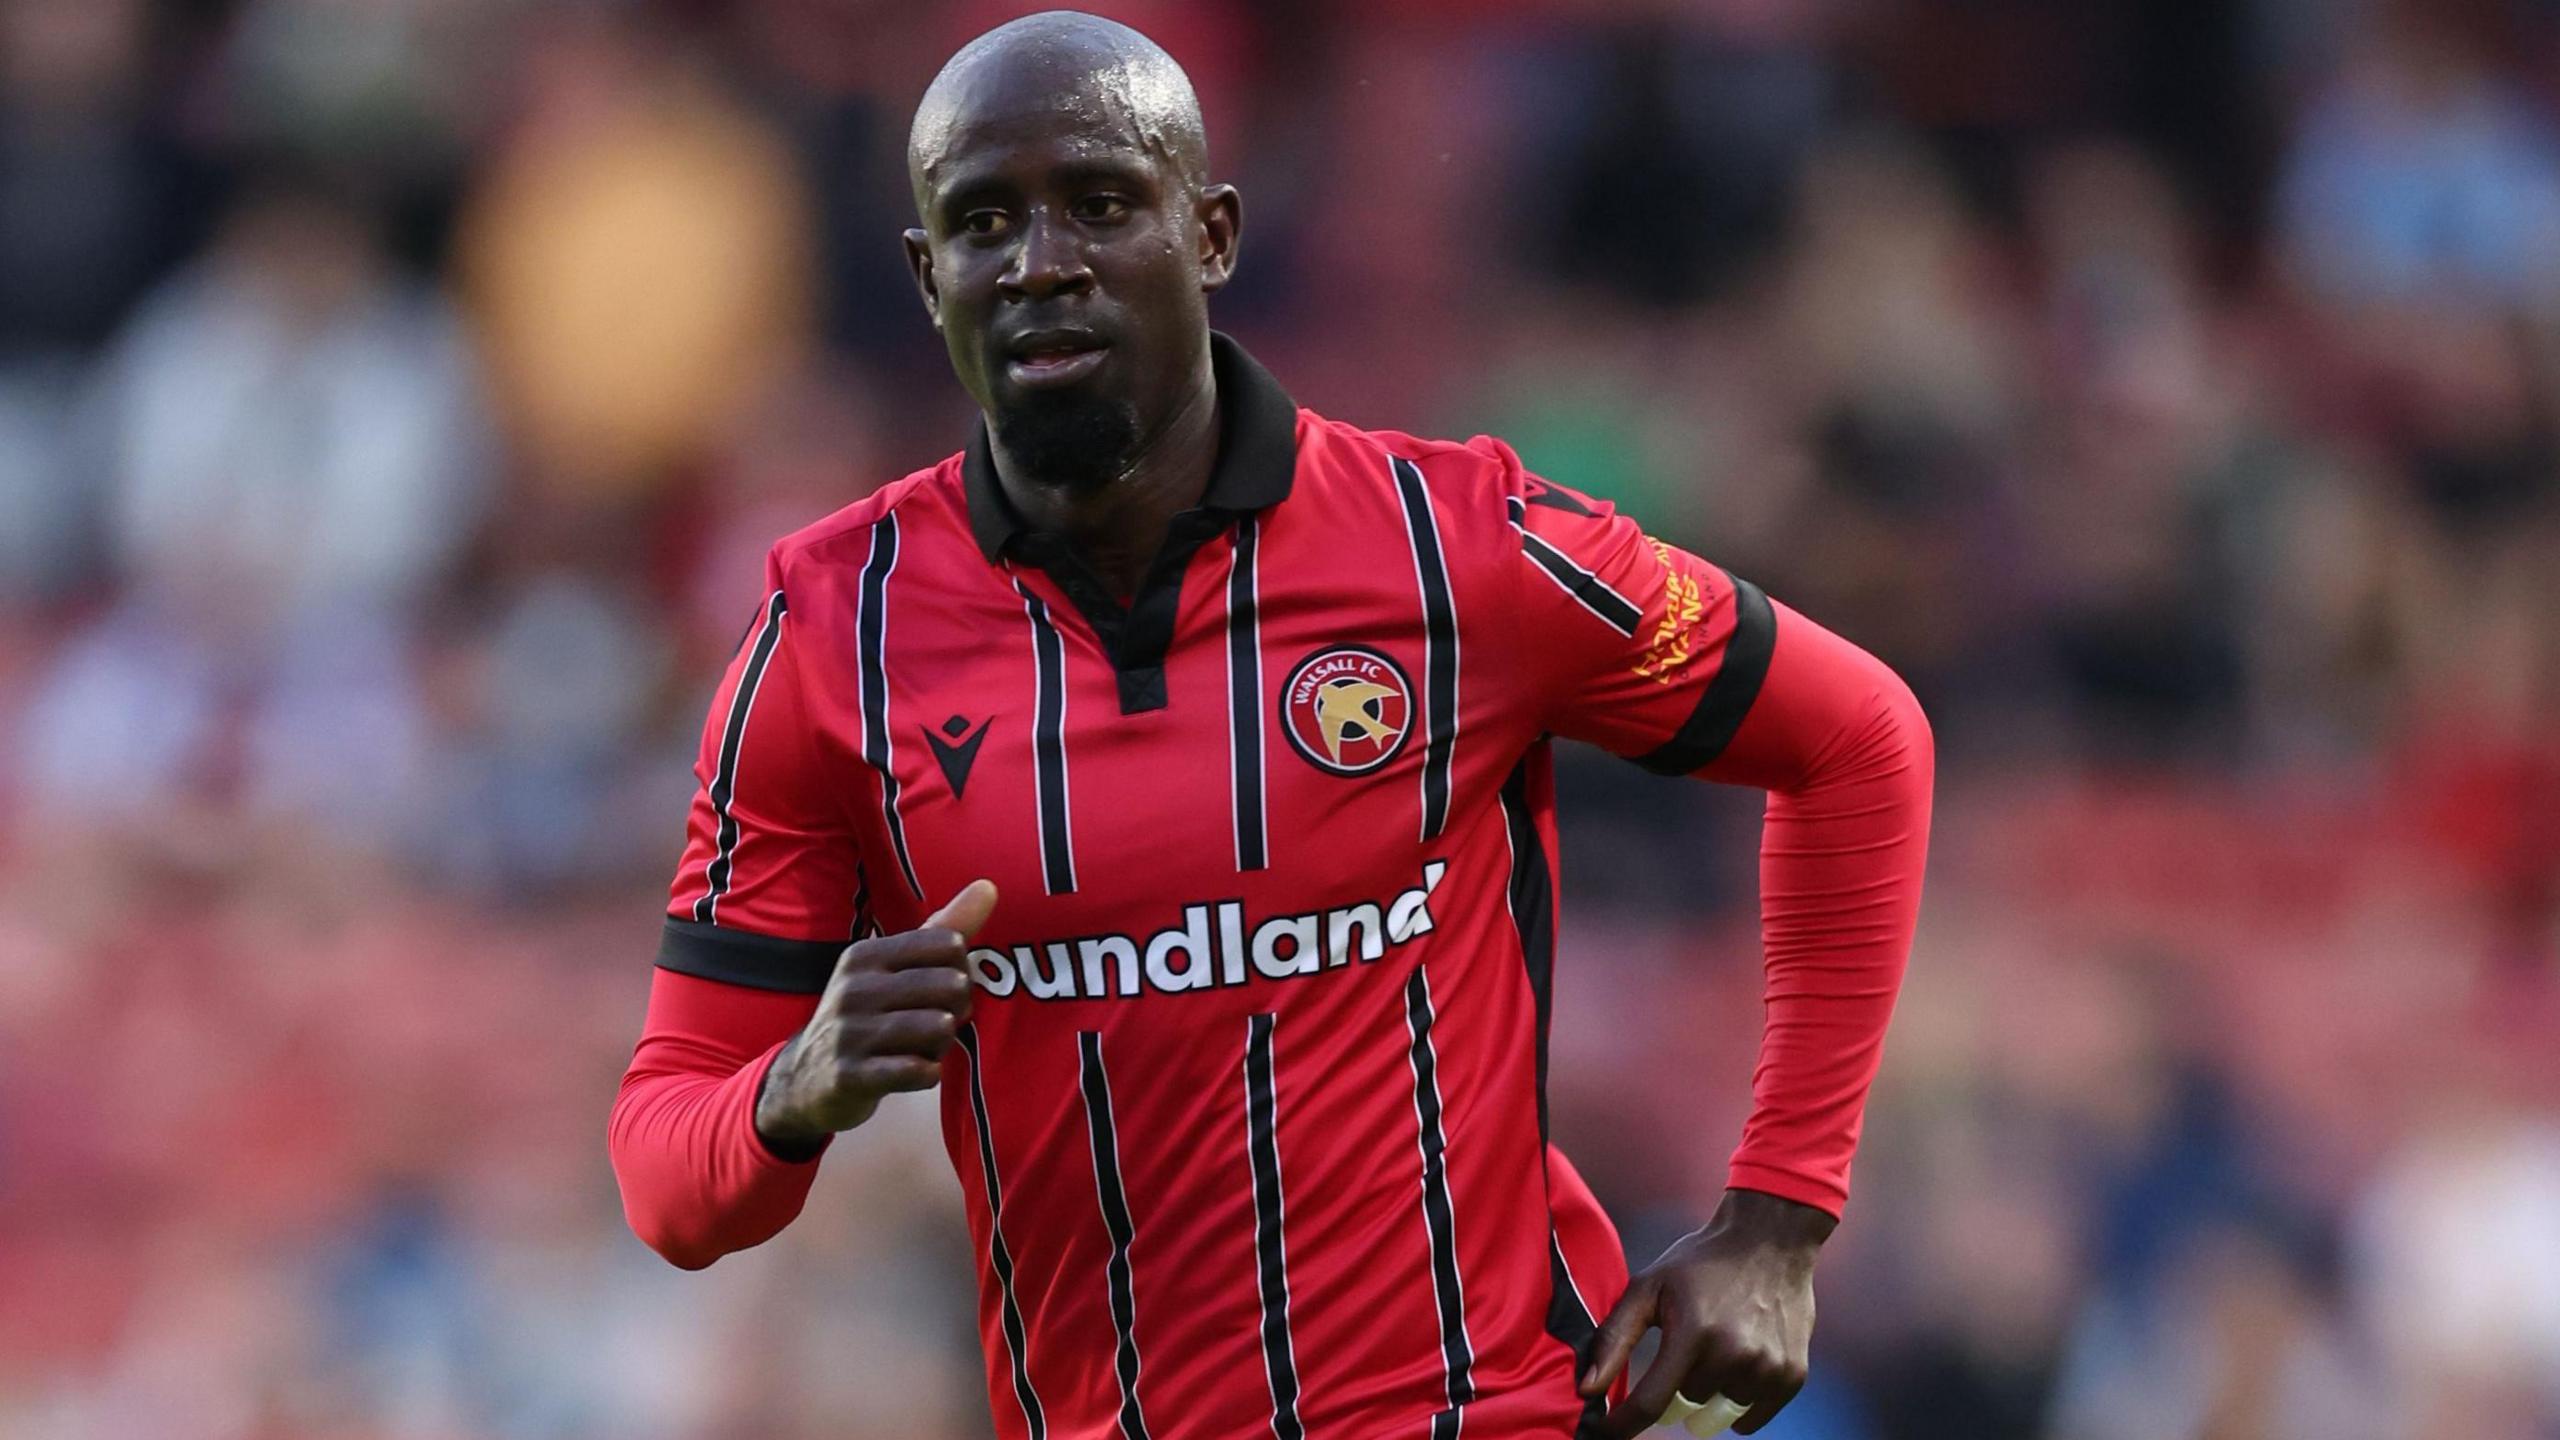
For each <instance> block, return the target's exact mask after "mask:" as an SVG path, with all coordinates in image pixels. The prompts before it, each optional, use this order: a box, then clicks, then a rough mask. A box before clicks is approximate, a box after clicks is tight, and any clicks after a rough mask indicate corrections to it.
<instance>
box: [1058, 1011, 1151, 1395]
mask: <svg viewBox="0 0 2560 1440" xmlns="http://www.w3.org/2000/svg"><path fill="white" fill-rule="evenodd" d="M1076 1045H1077V1048H1078V1050H1079V1051H1080V1053H1081V1055H1082V1060H1083V1076H1082V1079H1083V1085H1084V1124H1085V1132H1086V1133H1087V1134H1088V1135H1090V1136H1091V1137H1092V1138H1093V1188H1094V1192H1095V1194H1096V1195H1098V1196H1099V1197H1100V1199H1101V1202H1102V1228H1103V1230H1104V1231H1105V1233H1107V1234H1109V1235H1110V1237H1111V1263H1110V1265H1109V1267H1108V1268H1107V1270H1106V1272H1105V1273H1106V1276H1107V1278H1108V1280H1109V1282H1110V1288H1111V1327H1112V1329H1113V1330H1115V1331H1116V1332H1118V1336H1119V1340H1118V1343H1117V1345H1116V1347H1115V1348H1114V1350H1113V1352H1112V1360H1113V1369H1115V1370H1116V1371H1117V1372H1118V1373H1119V1376H1120V1434H1121V1435H1122V1436H1123V1437H1124V1440H1147V1417H1146V1412H1145V1411H1144V1410H1143V1409H1141V1408H1140V1406H1139V1404H1138V1300H1137V1295H1136V1291H1135V1288H1134V1286H1132V1284H1131V1283H1130V1281H1131V1276H1130V1270H1129V1242H1130V1241H1131V1240H1132V1239H1134V1238H1135V1237H1136V1233H1137V1230H1136V1227H1135V1226H1134V1225H1132V1224H1131V1223H1130V1220H1129V1196H1128V1193H1127V1192H1126V1191H1124V1190H1123V1189H1122V1188H1121V1186H1120V1131H1119V1129H1118V1127H1117V1126H1116V1125H1115V1124H1114V1123H1113V1121H1112V1118H1111V1078H1110V1076H1109V1075H1107V1074H1106V1073H1105V1072H1104V1071H1103V1068H1102V1035H1101V1033H1100V1032H1098V1031H1093V1030H1085V1031H1080V1032H1078V1033H1077V1035H1076Z"/></svg>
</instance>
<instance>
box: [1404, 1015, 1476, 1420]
mask: <svg viewBox="0 0 2560 1440" xmlns="http://www.w3.org/2000/svg"><path fill="white" fill-rule="evenodd" d="M1425 972H1426V967H1424V966H1421V965H1417V966H1415V967H1414V971H1413V976H1412V978H1411V979H1408V980H1407V981H1405V983H1404V1019H1405V1027H1406V1029H1407V1031H1408V1032H1409V1033H1410V1034H1411V1035H1412V1036H1413V1048H1412V1052H1411V1056H1410V1058H1411V1060H1412V1063H1413V1117H1414V1125H1415V1130H1416V1136H1417V1140H1418V1142H1419V1144H1420V1147H1421V1150H1422V1223H1423V1228H1424V1230H1425V1232H1426V1233H1428V1235H1429V1236H1430V1239H1431V1290H1432V1299H1433V1301H1434V1302H1435V1304H1436V1305H1437V1307H1438V1310H1439V1315H1440V1360H1441V1365H1442V1367H1443V1369H1444V1370H1445V1371H1446V1374H1447V1378H1448V1394H1449V1410H1448V1411H1447V1412H1444V1413H1446V1414H1448V1415H1449V1416H1450V1420H1451V1423H1450V1427H1449V1428H1450V1429H1451V1431H1452V1432H1453V1433H1454V1432H1455V1430H1456V1428H1457V1426H1456V1423H1455V1418H1456V1412H1457V1409H1458V1407H1459V1406H1461V1405H1464V1404H1466V1403H1467V1402H1468V1401H1470V1400H1473V1399H1474V1398H1476V1384H1475V1345H1474V1342H1473V1340H1472V1338H1471V1337H1470V1336H1469V1335H1468V1334H1467V1299H1466V1291H1465V1289H1464V1287H1462V1286H1461V1285H1460V1284H1459V1278H1458V1220H1457V1212H1456V1211H1455V1209H1454V1208H1453V1207H1452V1206H1451V1205H1450V1202H1449V1163H1448V1137H1447V1136H1446V1135H1445V1134H1444V1133H1443V1132H1442V1130H1441V1125H1440V1060H1439V1055H1438V1053H1437V1052H1436V1051H1435V1050H1434V1049H1433V1047H1432V1044H1431V1022H1432V1019H1433V1015H1432V1009H1431V981H1430V978H1429V977H1428V975H1427V974H1426V973H1425Z"/></svg>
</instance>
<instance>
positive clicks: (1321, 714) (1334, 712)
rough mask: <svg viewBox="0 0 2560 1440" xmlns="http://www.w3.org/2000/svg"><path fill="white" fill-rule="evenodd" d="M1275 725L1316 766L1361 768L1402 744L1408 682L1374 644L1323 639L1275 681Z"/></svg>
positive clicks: (1357, 771) (1409, 704)
mask: <svg viewBox="0 0 2560 1440" xmlns="http://www.w3.org/2000/svg"><path fill="white" fill-rule="evenodd" d="M1280 728H1281V729H1282V730H1283V731H1285V732H1287V734H1288V736H1289V743H1290V744H1291V745H1292V746H1295V747H1296V748H1297V751H1298V753H1299V754H1300V755H1303V756H1305V757H1306V760H1307V763H1308V764H1310V765H1313V766H1314V767H1316V768H1317V769H1319V770H1323V771H1326V772H1328V773H1331V774H1335V775H1365V774H1367V773H1368V772H1370V771H1372V770H1375V769H1377V768H1378V767H1379V766H1381V765H1384V764H1386V763H1387V762H1388V761H1390V760H1393V759H1394V758H1395V757H1396V752H1397V751H1398V750H1401V749H1403V748H1404V737H1405V736H1406V734H1407V733H1409V732H1410V731H1411V730H1412V729H1413V685H1412V683H1411V682H1410V681H1408V680H1406V679H1405V678H1404V671H1402V670H1400V669H1398V668H1397V667H1396V662H1394V661H1393V660H1390V659H1388V658H1387V657H1386V656H1384V655H1381V654H1379V653H1378V652H1377V651H1375V650H1371V649H1368V648H1367V647H1365V646H1360V645H1334V646H1328V647H1327V648H1325V649H1322V650H1318V651H1317V652H1315V653H1314V654H1312V655H1310V656H1308V657H1307V658H1306V659H1304V660H1301V661H1299V662H1298V668H1296V669H1294V670H1292V671H1290V672H1289V683H1288V684H1286V685H1283V686H1281V687H1280Z"/></svg>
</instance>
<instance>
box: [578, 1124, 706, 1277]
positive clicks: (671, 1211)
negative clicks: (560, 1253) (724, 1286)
mask: <svg viewBox="0 0 2560 1440" xmlns="http://www.w3.org/2000/svg"><path fill="white" fill-rule="evenodd" d="M638 1121H639V1117H638V1115H637V1114H636V1113H635V1108H634V1107H633V1105H632V1104H631V1101H630V1096H629V1094H628V1093H627V1092H626V1093H625V1094H624V1095H623V1096H621V1097H619V1098H617V1099H616V1100H615V1102H614V1107H613V1115H612V1118H611V1119H610V1120H609V1121H608V1122H607V1123H606V1127H605V1153H606V1156H607V1158H608V1159H610V1160H611V1161H612V1164H613V1179H614V1184H615V1186H616V1187H617V1188H619V1189H620V1190H621V1192H622V1219H623V1223H624V1224H626V1225H628V1226H630V1227H631V1233H632V1234H633V1235H635V1236H638V1237H639V1240H640V1243H641V1244H643V1245H646V1246H648V1247H649V1248H650V1249H651V1250H654V1251H656V1252H657V1253H658V1255H659V1256H660V1258H662V1259H664V1260H665V1261H666V1262H667V1263H668V1264H670V1265H673V1266H675V1267H676V1268H677V1269H679V1270H701V1269H705V1268H707V1267H709V1266H710V1264H711V1262H712V1261H714V1260H717V1259H719V1258H720V1257H721V1256H722V1255H725V1254H727V1253H728V1247H726V1246H723V1245H720V1244H718V1243H717V1242H716V1240H715V1238H714V1237H713V1236H712V1235H711V1234H709V1233H708V1232H707V1231H706V1229H705V1228H704V1226H703V1225H702V1224H700V1223H699V1218H698V1216H697V1215H695V1214H694V1212H696V1211H698V1210H699V1209H700V1208H701V1207H699V1206H698V1205H688V1204H687V1203H686V1196H685V1191H686V1189H687V1187H686V1186H685V1185H684V1184H683V1183H682V1182H681V1180H680V1179H679V1178H677V1177H673V1176H670V1175H668V1174H666V1173H665V1171H664V1168H663V1166H662V1164H661V1161H660V1157H658V1156H656V1155H654V1154H653V1153H652V1152H651V1151H650V1149H649V1147H648V1146H647V1145H646V1144H645V1143H644V1142H643V1140H642V1138H641V1137H640V1135H639V1134H638V1133H637V1131H638Z"/></svg>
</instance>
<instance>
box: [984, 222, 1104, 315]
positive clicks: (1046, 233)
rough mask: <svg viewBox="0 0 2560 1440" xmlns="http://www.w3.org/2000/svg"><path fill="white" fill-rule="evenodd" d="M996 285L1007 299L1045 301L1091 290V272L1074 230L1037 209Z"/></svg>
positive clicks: (1025, 226)
mask: <svg viewBox="0 0 2560 1440" xmlns="http://www.w3.org/2000/svg"><path fill="white" fill-rule="evenodd" d="M997 284H998V285H999V286H1000V287H1001V288H1002V289H1003V291H1004V293H1005V297H1006V298H1007V299H1012V300H1045V299H1047V298H1048V297H1050V296H1052V295H1070V294H1076V293H1080V292H1082V291H1085V290H1090V289H1092V288H1093V269H1092V267H1091V266H1090V265H1088V264H1086V263H1085V255H1084V246H1083V245H1082V244H1081V243H1079V238H1078V236H1077V235H1076V233H1075V229H1074V227H1073V226H1071V225H1067V224H1065V223H1063V221H1062V220H1061V219H1060V218H1059V217H1058V216H1056V215H1055V214H1053V213H1052V212H1051V211H1050V210H1049V208H1048V207H1047V206H1041V207H1039V208H1037V209H1035V210H1033V211H1032V212H1031V214H1030V216H1029V217H1028V218H1027V219H1026V220H1025V221H1024V223H1023V227H1022V243H1021V244H1019V245H1017V246H1015V247H1014V251H1013V263H1012V264H1010V265H1007V266H1006V267H1005V269H1004V274H1003V275H1002V276H1001V277H1000V278H999V279H998V281H997Z"/></svg>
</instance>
